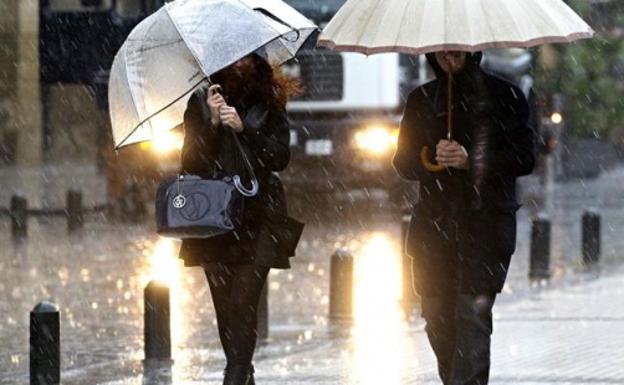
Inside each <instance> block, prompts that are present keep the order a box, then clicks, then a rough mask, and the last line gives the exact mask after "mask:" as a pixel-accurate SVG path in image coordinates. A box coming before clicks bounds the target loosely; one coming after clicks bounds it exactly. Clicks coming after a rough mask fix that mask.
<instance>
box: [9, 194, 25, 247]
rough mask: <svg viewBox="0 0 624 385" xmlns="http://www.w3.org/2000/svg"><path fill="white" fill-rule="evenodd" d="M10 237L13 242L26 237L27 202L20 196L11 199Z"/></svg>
mask: <svg viewBox="0 0 624 385" xmlns="http://www.w3.org/2000/svg"><path fill="white" fill-rule="evenodd" d="M11 235H12V237H13V239H15V240H20V239H23V238H26V237H27V236H28V201H27V200H26V198H25V197H23V196H21V195H13V197H12V198H11Z"/></svg>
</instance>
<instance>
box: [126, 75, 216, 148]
mask: <svg viewBox="0 0 624 385" xmlns="http://www.w3.org/2000/svg"><path fill="white" fill-rule="evenodd" d="M206 80H208V77H204V78H202V79H201V80H200V81H199V82H197V83H195V84H194V85H193V86H192V87H191V88H190V89H189V90H188V91H186V92H185V93H183V94H182V95H180V96H179V97H177V98H176V99H174V100H173V101H172V102H171V103H169V104H167V105H166V106H164V107H163V108H161V109H160V110H158V111H156V112H154V113H153V114H151V115H150V116H148V117H147V118H145V119H143V120H142V121H141V122H140V123H139V124H137V125H136V127H134V128H133V129H132V131H131V132H130V133H129V134H128V135H127V136H126V137H125V138H124V140H122V141H121V142H119V144H118V145H117V146H116V147H115V149H119V148H121V147H122V146H123V144H124V143H125V142H126V141H127V140H128V139H129V138H130V137H131V136H132V135H133V134H134V133H135V132H136V130H138V129H139V127H141V126H142V125H144V124H145V123H147V122H148V121H149V120H150V119H152V118H153V117H155V116H156V115H158V114H160V113H161V112H163V111H164V110H166V109H167V108H169V107H171V106H173V105H174V104H176V103H177V102H179V101H180V100H181V99H183V98H184V97H185V96H186V95H188V94H189V93H191V92H193V91H194V90H195V88H197V86H199V85H200V84H202V83H203V82H204V81H206Z"/></svg>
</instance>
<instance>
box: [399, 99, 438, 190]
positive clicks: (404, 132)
mask: <svg viewBox="0 0 624 385" xmlns="http://www.w3.org/2000/svg"><path fill="white" fill-rule="evenodd" d="M416 92H419V91H418V90H416V91H414V92H413V93H412V94H411V95H410V96H409V98H408V100H407V103H406V105H405V111H404V112H403V119H402V120H401V128H400V130H399V139H398V144H397V151H396V153H395V154H394V158H393V160H392V164H393V166H394V168H395V169H396V171H397V172H398V174H399V175H400V176H401V177H402V178H403V179H407V180H420V181H423V180H425V179H427V178H431V173H430V172H429V171H428V170H427V169H425V167H424V166H423V164H422V162H421V161H420V151H421V150H422V148H423V147H424V146H426V145H427V143H426V140H425V138H424V137H423V135H424V133H425V132H426V131H425V130H424V129H421V127H419V118H418V111H417V108H418V104H417V103H418V101H417V99H418V98H417V97H416V96H415V93H416Z"/></svg>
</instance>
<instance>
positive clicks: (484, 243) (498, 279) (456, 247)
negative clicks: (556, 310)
mask: <svg viewBox="0 0 624 385" xmlns="http://www.w3.org/2000/svg"><path fill="white" fill-rule="evenodd" d="M481 58H482V55H481V54H480V53H476V54H466V53H460V52H439V53H436V54H430V55H427V59H428V61H429V63H430V65H431V66H432V67H433V69H434V71H435V74H436V77H437V79H436V80H434V81H432V82H430V83H427V84H425V85H423V86H421V87H419V88H417V89H415V90H414V91H413V92H412V93H411V94H410V95H409V98H408V100H407V105H406V108H405V113H404V116H403V120H402V122H401V129H400V134H399V141H398V148H397V152H396V154H395V157H394V159H393V164H394V166H395V168H396V170H397V172H398V173H399V174H400V175H401V176H402V177H403V178H405V179H408V180H414V181H419V182H420V199H419V201H418V203H417V204H415V205H414V207H413V212H412V218H411V222H410V227H409V231H408V236H407V241H406V252H407V253H408V254H409V255H410V257H411V258H412V271H413V275H414V285H415V290H416V291H417V292H418V293H419V294H420V296H421V298H422V315H423V318H424V319H425V320H426V322H427V326H426V331H427V335H428V337H429V341H430V344H431V346H432V349H433V351H434V352H435V354H436V357H437V361H438V370H439V375H440V378H441V380H442V382H443V383H444V384H445V385H477V384H479V385H484V384H487V383H488V378H489V369H490V339H491V334H492V307H493V305H494V301H495V298H496V295H497V293H499V292H501V291H502V288H503V285H504V283H505V279H506V276H507V269H508V268H509V264H510V260H511V255H512V254H513V253H514V251H515V244H516V217H515V215H516V211H517V209H518V208H519V204H518V201H517V197H516V178H518V177H520V176H523V175H527V174H529V173H531V172H532V170H533V168H534V164H535V133H534V129H533V127H531V124H530V122H531V110H530V108H529V104H528V103H527V100H526V98H525V96H524V94H523V93H522V91H521V90H520V89H519V88H518V87H516V86H514V85H512V84H511V83H508V82H507V81H504V80H502V79H499V78H497V77H495V76H493V75H491V74H488V73H486V72H484V71H483V70H482V69H481V67H480V63H481ZM449 73H451V74H452V90H453V99H452V100H453V102H452V111H453V112H452V123H453V132H452V138H451V140H449V138H448V137H447V96H448V95H447V92H448V91H447V82H448V78H449ZM425 146H427V147H428V148H429V149H432V150H431V151H430V153H429V154H428V156H429V161H430V162H432V163H433V162H437V163H438V164H439V165H441V166H445V169H444V170H443V171H442V172H432V171H429V169H428V168H426V167H425V166H424V165H423V162H422V161H421V149H422V148H423V147H425Z"/></svg>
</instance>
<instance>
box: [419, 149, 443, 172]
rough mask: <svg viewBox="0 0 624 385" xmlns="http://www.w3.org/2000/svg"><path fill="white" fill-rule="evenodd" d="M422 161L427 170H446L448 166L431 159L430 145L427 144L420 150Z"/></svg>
mask: <svg viewBox="0 0 624 385" xmlns="http://www.w3.org/2000/svg"><path fill="white" fill-rule="evenodd" d="M420 161H421V162H422V164H423V166H425V168H426V169H427V171H431V172H442V171H444V170H446V166H440V165H439V164H435V163H432V162H431V161H429V147H427V146H425V147H423V148H422V150H420Z"/></svg>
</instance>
